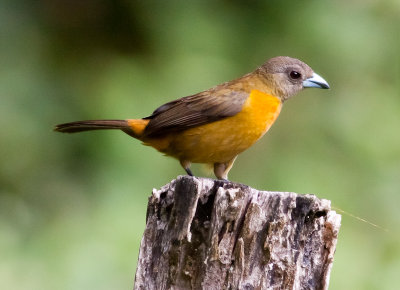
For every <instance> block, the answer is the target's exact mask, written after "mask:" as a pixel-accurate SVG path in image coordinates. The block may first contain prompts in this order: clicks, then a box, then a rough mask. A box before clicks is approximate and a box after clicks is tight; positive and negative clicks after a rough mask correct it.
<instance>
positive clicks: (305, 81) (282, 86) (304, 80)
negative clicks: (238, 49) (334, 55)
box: [256, 56, 329, 101]
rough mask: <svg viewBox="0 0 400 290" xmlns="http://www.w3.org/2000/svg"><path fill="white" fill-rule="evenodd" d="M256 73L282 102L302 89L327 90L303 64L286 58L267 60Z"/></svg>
mask: <svg viewBox="0 0 400 290" xmlns="http://www.w3.org/2000/svg"><path fill="white" fill-rule="evenodd" d="M256 72H257V73H258V74H259V75H260V76H261V77H262V78H263V79H264V81H265V82H266V83H267V85H268V87H269V88H272V92H271V93H272V94H273V95H274V96H277V97H280V98H281V99H282V101H284V100H287V99H289V98H290V97H292V96H294V95H295V94H297V93H298V92H299V91H301V90H302V89H303V88H320V89H329V85H328V83H327V82H326V81H325V80H324V79H323V78H322V77H320V76H319V75H318V74H316V73H315V72H314V71H313V70H312V69H311V67H309V66H308V65H307V64H305V63H304V62H302V61H300V60H298V59H295V58H291V57H288V56H277V57H274V58H271V59H269V60H268V61H267V62H266V63H264V64H263V65H262V66H260V67H259V68H258V69H257V70H256Z"/></svg>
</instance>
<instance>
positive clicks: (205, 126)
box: [54, 56, 330, 180]
mask: <svg viewBox="0 0 400 290" xmlns="http://www.w3.org/2000/svg"><path fill="white" fill-rule="evenodd" d="M304 88H320V89H329V88H330V87H329V84H328V83H327V81H326V80H324V79H323V78H322V77H321V76H320V75H318V74H317V73H315V72H314V71H313V70H312V69H311V67H310V66H308V65H307V64H305V63H304V62H302V61H300V60H299V59H296V58H292V57H288V56H277V57H273V58H271V59H269V60H267V61H266V62H265V63H264V64H262V65H261V66H259V67H258V68H256V69H255V70H254V71H252V72H250V73H248V74H245V75H244V76H242V77H239V78H237V79H234V80H231V81H227V82H224V83H222V84H219V85H217V86H214V87H212V88H210V89H208V90H205V91H202V92H199V93H197V94H193V95H189V96H186V97H183V98H179V99H176V100H173V101H170V102H168V103H166V104H164V105H162V106H160V107H159V108H157V109H156V110H155V111H154V112H153V113H152V114H151V115H150V116H148V117H144V118H139V119H124V120H85V121H75V122H70V123H64V124H59V125H56V126H55V128H54V130H55V131H58V132H63V133H76V132H82V131H90V130H103V129H106V130H107V129H115V130H121V131H123V132H125V133H126V134H128V135H130V136H131V137H133V138H136V139H138V140H140V141H142V143H143V144H144V145H148V146H151V147H154V148H155V149H156V150H158V151H160V152H161V153H163V154H165V155H167V156H171V157H174V158H176V159H178V160H179V162H180V164H181V166H182V167H183V168H184V169H185V171H186V173H187V174H188V175H190V176H193V173H192V171H191V169H190V166H191V164H192V163H203V164H208V165H211V166H212V167H213V169H214V174H215V176H216V177H217V178H218V179H220V180H228V173H229V171H230V169H231V168H232V166H233V163H234V162H235V159H236V157H237V156H238V155H239V154H240V153H242V152H243V151H245V150H246V149H248V148H249V147H251V146H252V145H253V144H254V143H255V142H256V141H258V140H259V139H260V138H261V137H262V136H263V135H264V134H265V133H266V132H267V131H268V130H269V128H270V127H271V125H272V124H273V123H274V122H275V120H276V119H277V117H278V115H279V114H280V111H281V108H282V105H283V103H284V102H285V101H287V100H288V99H290V98H291V97H293V96H294V95H296V94H297V93H298V92H300V91H301V90H303V89H304Z"/></svg>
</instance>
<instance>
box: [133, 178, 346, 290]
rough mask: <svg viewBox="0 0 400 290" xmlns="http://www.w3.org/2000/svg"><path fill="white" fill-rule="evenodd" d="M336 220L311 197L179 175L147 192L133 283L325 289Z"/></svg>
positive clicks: (145, 286)
mask: <svg viewBox="0 0 400 290" xmlns="http://www.w3.org/2000/svg"><path fill="white" fill-rule="evenodd" d="M340 219H341V216H340V215H338V214H337V213H336V212H334V211H332V210H331V209H330V201H328V200H324V199H322V200H321V199H318V198H317V197H316V196H314V195H308V194H307V195H300V194H296V193H291V192H269V191H259V190H256V189H253V188H251V187H248V186H246V185H243V184H238V183H233V182H224V181H219V180H212V179H207V178H198V177H189V176H179V177H178V178H177V179H176V180H173V181H172V182H171V183H169V184H167V185H165V186H163V187H162V188H161V189H160V190H155V189H154V190H153V193H152V195H151V197H150V198H149V204H148V209H147V218H146V229H145V232H144V235H143V238H142V241H141V245H140V253H139V259H138V266H137V271H136V276H135V286H134V289H327V288H328V284H329V275H330V270H331V268H332V263H333V255H334V252H335V247H336V242H337V236H338V232H339V228H340Z"/></svg>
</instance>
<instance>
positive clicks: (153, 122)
mask: <svg viewBox="0 0 400 290" xmlns="http://www.w3.org/2000/svg"><path fill="white" fill-rule="evenodd" d="M248 96H249V94H248V93H247V92H245V91H233V90H232V89H229V88H221V87H220V86H218V87H215V88H213V89H210V90H207V91H204V92H201V93H198V94H196V95H192V96H188V97H184V98H181V99H178V100H175V101H172V102H169V103H166V104H164V105H162V106H161V107H159V108H158V109H157V110H155V111H154V112H153V114H152V115H151V116H149V117H147V118H145V119H150V122H149V124H148V125H147V126H146V129H145V131H144V134H145V135H146V136H149V137H156V136H159V135H163V134H166V133H170V132H174V131H179V130H185V129H189V128H193V127H196V126H200V125H204V124H207V123H211V122H215V121H218V120H221V119H224V118H226V117H230V116H234V115H236V114H237V113H239V112H240V111H241V109H242V106H243V104H244V102H245V101H246V99H247V97H248Z"/></svg>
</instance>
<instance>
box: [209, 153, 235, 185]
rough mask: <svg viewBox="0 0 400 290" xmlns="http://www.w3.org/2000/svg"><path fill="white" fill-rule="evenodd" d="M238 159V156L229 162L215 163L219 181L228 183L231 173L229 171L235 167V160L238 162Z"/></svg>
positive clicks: (215, 171) (215, 172)
mask: <svg viewBox="0 0 400 290" xmlns="http://www.w3.org/2000/svg"><path fill="white" fill-rule="evenodd" d="M236 157H237V156H235V157H234V158H232V159H231V160H229V161H228V162H224V163H214V174H215V176H216V177H217V178H218V179H222V180H226V181H228V173H229V170H231V168H232V166H233V162H235V160H236Z"/></svg>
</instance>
